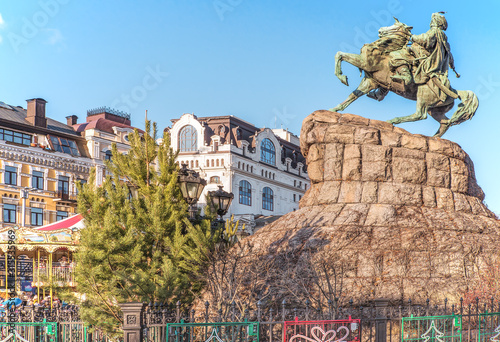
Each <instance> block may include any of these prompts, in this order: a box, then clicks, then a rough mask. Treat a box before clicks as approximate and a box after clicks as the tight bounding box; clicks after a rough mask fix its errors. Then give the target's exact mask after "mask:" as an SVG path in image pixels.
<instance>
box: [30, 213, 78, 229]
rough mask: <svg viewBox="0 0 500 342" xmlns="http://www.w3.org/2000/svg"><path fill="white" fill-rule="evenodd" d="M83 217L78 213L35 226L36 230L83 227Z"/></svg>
mask: <svg viewBox="0 0 500 342" xmlns="http://www.w3.org/2000/svg"><path fill="white" fill-rule="evenodd" d="M83 227H84V225H83V217H82V215H80V214H77V215H74V216H71V217H68V218H66V219H64V220H61V221H57V222H54V223H51V224H47V225H45V226H41V227H38V228H35V229H36V230H42V231H51V230H59V229H71V230H73V229H81V228H83Z"/></svg>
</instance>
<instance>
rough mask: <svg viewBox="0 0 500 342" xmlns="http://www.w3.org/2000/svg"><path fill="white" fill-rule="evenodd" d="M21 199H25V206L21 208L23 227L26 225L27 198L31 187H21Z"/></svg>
mask: <svg viewBox="0 0 500 342" xmlns="http://www.w3.org/2000/svg"><path fill="white" fill-rule="evenodd" d="M19 192H20V197H21V200H22V201H23V206H22V210H21V227H23V228H24V227H25V226H26V200H27V199H28V198H29V189H27V188H21V189H19Z"/></svg>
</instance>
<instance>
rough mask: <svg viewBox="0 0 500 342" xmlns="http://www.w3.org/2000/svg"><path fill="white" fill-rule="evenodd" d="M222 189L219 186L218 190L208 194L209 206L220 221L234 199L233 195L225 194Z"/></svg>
mask: <svg viewBox="0 0 500 342" xmlns="http://www.w3.org/2000/svg"><path fill="white" fill-rule="evenodd" d="M222 188H223V186H222V185H219V189H218V190H216V191H209V192H208V197H209V200H210V204H211V205H212V207H213V208H216V209H217V215H218V216H220V220H222V216H224V215H226V213H227V210H228V209H229V206H230V205H231V202H232V200H233V198H234V194H232V193H229V192H226V191H224V190H222Z"/></svg>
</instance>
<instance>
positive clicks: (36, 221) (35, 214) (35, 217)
mask: <svg viewBox="0 0 500 342" xmlns="http://www.w3.org/2000/svg"><path fill="white" fill-rule="evenodd" d="M31 225H32V226H42V225H43V209H42V208H31Z"/></svg>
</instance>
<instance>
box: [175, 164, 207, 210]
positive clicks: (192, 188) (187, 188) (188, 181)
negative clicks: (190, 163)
mask: <svg viewBox="0 0 500 342" xmlns="http://www.w3.org/2000/svg"><path fill="white" fill-rule="evenodd" d="M181 166H182V168H181V169H180V170H179V183H180V186H181V192H182V197H184V199H185V200H186V202H187V204H189V216H190V218H191V219H194V216H195V214H196V208H195V207H194V205H195V204H196V203H197V202H198V199H199V198H200V196H201V193H202V192H203V189H204V188H205V185H207V181H206V180H204V179H203V178H201V177H200V174H199V173H198V172H196V171H194V170H190V169H188V168H187V164H182V165H181Z"/></svg>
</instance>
